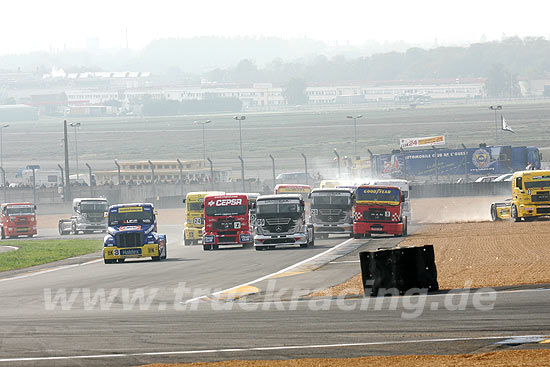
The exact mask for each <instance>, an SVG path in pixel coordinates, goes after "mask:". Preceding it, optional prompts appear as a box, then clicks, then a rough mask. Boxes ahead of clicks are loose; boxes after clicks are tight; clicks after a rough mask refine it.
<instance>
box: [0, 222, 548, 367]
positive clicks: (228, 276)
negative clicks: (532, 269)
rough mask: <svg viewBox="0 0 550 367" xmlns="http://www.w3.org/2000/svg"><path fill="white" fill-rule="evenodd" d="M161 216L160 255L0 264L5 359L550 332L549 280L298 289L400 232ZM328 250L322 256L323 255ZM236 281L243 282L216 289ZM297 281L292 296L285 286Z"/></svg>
mask: <svg viewBox="0 0 550 367" xmlns="http://www.w3.org/2000/svg"><path fill="white" fill-rule="evenodd" d="M159 230H160V231H159V232H163V231H164V232H165V233H166V234H167V237H168V257H169V258H168V260H167V261H163V262H152V261H149V260H139V261H128V262H126V263H123V264H111V265H105V264H103V262H102V261H101V260H100V259H97V260H94V259H93V258H91V259H88V260H87V262H86V263H84V264H73V265H64V266H62V267H57V268H46V269H41V270H40V271H36V272H23V273H20V274H17V275H15V276H13V275H9V277H6V276H4V277H3V274H2V273H0V310H1V312H0V366H31V365H32V366H51V365H55V366H135V365H140V364H145V363H153V362H156V363H158V362H167V363H174V362H192V361H216V360H224V359H282V358H303V357H351V356H364V355H390V354H391V355H395V354H415V353H458V352H460V353H465V352H475V351H485V350H491V349H494V348H497V347H499V346H501V345H502V344H495V343H497V342H499V341H502V339H505V338H506V337H509V336H518V335H537V336H538V335H548V334H550V309H549V307H548V304H549V301H550V291H549V290H548V289H546V288H545V287H530V288H529V287H528V288H522V289H516V290H503V291H498V292H492V291H486V292H485V293H476V292H474V291H471V292H462V293H460V294H455V295H450V294H448V293H441V294H434V295H428V296H427V297H419V296H411V297H385V298H383V299H382V298H370V297H365V298H354V299H346V300H342V299H339V300H337V299H315V300H311V299H308V298H307V297H305V296H306V295H307V293H308V292H309V290H312V289H314V288H324V287H325V286H329V285H333V284H337V283H340V282H341V281H343V280H345V279H347V278H349V277H350V276H352V275H353V274H355V273H357V271H358V270H359V264H358V263H357V261H356V260H357V252H358V251H360V250H364V249H367V248H368V249H375V248H378V247H392V246H394V245H396V244H397V243H398V242H399V239H398V238H393V237H380V238H372V239H364V240H350V239H347V238H345V237H337V238H331V239H329V240H317V241H316V246H315V247H313V248H307V249H300V248H291V249H277V250H273V251H254V250H253V249H240V248H226V249H222V250H219V251H203V250H202V247H200V246H193V247H184V246H182V235H181V230H182V226H178V225H165V226H162V225H160V226H159ZM47 235H49V234H47ZM51 235H52V236H54V234H53V233H52V234H51ZM344 242H345V243H344ZM342 243H343V244H342ZM337 245H338V246H337ZM335 246H337V247H336V248H335V250H331V251H330V252H328V253H325V254H324V255H322V256H318V257H316V258H315V259H313V260H312V261H309V262H305V263H302V264H301V265H300V266H297V267H294V268H290V269H287V270H286V271H283V272H279V271H281V270H283V269H285V268H288V267H290V266H292V265H293V264H297V263H301V262H303V261H304V260H306V259H309V258H312V257H314V256H316V255H319V254H321V253H324V252H327V251H328V250H330V249H332V248H334V247H335ZM323 261H329V262H330V264H328V265H326V266H322V267H320V268H318V266H320V262H323ZM312 264H313V265H312ZM278 272H279V273H278ZM270 274H273V275H272V276H269V275H270ZM4 275H5V274H4ZM10 277H11V278H10ZM255 280H256V282H254V283H253V284H249V283H250V282H252V281H255ZM243 284H244V285H246V287H241V288H239V291H238V292H243V293H242V294H240V293H238V292H237V293H234V292H233V291H229V292H225V293H221V294H218V293H217V292H219V291H222V290H225V289H228V288H232V287H235V286H238V285H243ZM296 289H297V290H298V291H295V290H296ZM279 291H280V292H279ZM140 292H142V293H140ZM293 292H295V293H294V294H296V295H298V298H299V300H296V299H293V298H292V297H290V296H289V295H290V294H291V293H293ZM214 293H217V294H218V295H217V296H213V294H214ZM247 293H252V294H251V295H249V296H246V294H247ZM63 294H65V295H66V297H67V302H64V303H63V302H60V298H59V297H61V296H62V295H63ZM102 294H103V295H104V297H103V299H102ZM235 294H237V295H235ZM220 296H221V297H222V298H220ZM140 297H142V298H141V301H143V302H142V303H141V307H140V303H139V300H140ZM476 297H477V298H476ZM193 299H194V300H195V301H192V302H188V301H189V300H193ZM274 299H275V300H276V299H281V301H280V302H272V301H273V300H274ZM266 300H269V301H266ZM62 304H63V305H64V306H63V307H62ZM63 308H66V309H63Z"/></svg>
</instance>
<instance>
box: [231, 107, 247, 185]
mask: <svg viewBox="0 0 550 367" xmlns="http://www.w3.org/2000/svg"><path fill="white" fill-rule="evenodd" d="M233 118H234V119H235V120H237V121H239V142H240V147H241V155H240V156H239V160H240V161H241V180H242V181H243V192H246V189H245V185H244V159H243V133H242V127H241V121H242V120H246V116H243V115H240V116H233Z"/></svg>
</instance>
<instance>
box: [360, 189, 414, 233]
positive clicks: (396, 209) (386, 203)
mask: <svg viewBox="0 0 550 367" xmlns="http://www.w3.org/2000/svg"><path fill="white" fill-rule="evenodd" d="M404 202H405V198H404V196H403V193H402V192H401V190H400V189H399V188H398V187H393V186H359V187H358V188H357V190H356V202H355V214H354V221H353V233H354V237H355V238H361V237H370V235H371V234H373V233H374V234H384V233H386V234H393V235H395V236H406V235H407V217H406V216H405V215H404V214H403V203H404Z"/></svg>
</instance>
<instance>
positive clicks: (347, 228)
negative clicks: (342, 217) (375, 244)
mask: <svg viewBox="0 0 550 367" xmlns="http://www.w3.org/2000/svg"><path fill="white" fill-rule="evenodd" d="M313 228H314V229H315V233H333V234H339V233H341V234H352V233H353V224H351V223H313Z"/></svg>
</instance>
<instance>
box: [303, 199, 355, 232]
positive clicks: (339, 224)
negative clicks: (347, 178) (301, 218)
mask: <svg viewBox="0 0 550 367" xmlns="http://www.w3.org/2000/svg"><path fill="white" fill-rule="evenodd" d="M309 197H310V198H311V216H310V220H309V221H310V222H311V223H313V228H314V230H315V237H317V238H328V236H329V234H330V233H332V234H345V235H348V236H350V237H353V205H354V204H355V194H354V193H353V191H352V190H350V189H313V191H311V194H309Z"/></svg>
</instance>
